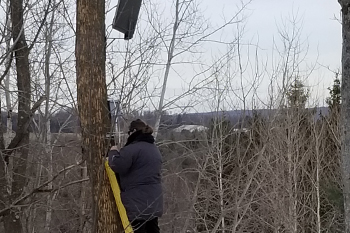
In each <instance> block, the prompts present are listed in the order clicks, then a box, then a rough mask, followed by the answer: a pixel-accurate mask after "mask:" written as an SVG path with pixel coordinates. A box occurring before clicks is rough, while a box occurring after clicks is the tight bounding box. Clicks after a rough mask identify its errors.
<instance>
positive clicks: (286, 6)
mask: <svg viewBox="0 0 350 233" xmlns="http://www.w3.org/2000/svg"><path fill="white" fill-rule="evenodd" d="M168 2H169V1H168ZM237 5H240V1H238V0H215V1H213V0H202V1H201V3H200V6H201V8H202V9H205V15H206V16H207V17H209V18H210V20H211V24H212V25H215V24H216V23H218V24H220V22H222V18H223V17H224V16H225V17H228V16H230V15H232V14H233V13H235V12H236V9H237ZM244 14H245V15H246V16H247V21H246V25H245V29H244V37H243V40H245V41H246V42H254V43H256V42H257V41H258V44H259V47H260V49H261V54H262V55H263V57H264V59H267V60H271V58H267V57H269V56H271V53H272V47H273V42H272V41H273V39H274V38H275V39H276V38H278V28H279V27H280V28H281V27H282V28H283V24H282V21H283V20H287V19H291V18H292V17H293V16H296V17H297V18H298V19H299V20H300V23H299V24H298V25H297V26H298V27H301V28H302V33H301V36H300V39H301V41H302V42H304V43H305V44H304V46H305V48H306V47H308V51H307V53H306V51H305V53H306V57H305V62H306V63H307V65H309V66H312V65H313V64H315V70H314V71H313V72H312V74H311V75H310V76H309V77H308V78H307V79H305V82H306V85H308V86H309V87H310V89H311V91H312V92H311V93H312V101H313V100H315V101H316V102H317V104H318V105H323V104H324V99H325V98H326V97H327V95H328V90H327V87H329V86H331V85H332V83H333V79H334V73H333V72H331V71H337V70H339V69H340V67H341V25H340V23H339V21H337V20H336V19H335V18H338V19H339V17H340V6H339V4H338V1H337V0H294V1H292V0H253V1H252V2H251V3H250V4H249V6H248V10H247V11H246V12H245V13H244ZM213 51H215V49H211V51H210V55H212V54H213ZM264 53H265V54H264ZM210 55H209V51H208V56H210ZM182 71H183V70H182ZM183 73H185V72H184V71H183ZM265 84H266V83H265ZM180 85H181V84H180V83H179V82H178V78H177V77H172V78H171V77H170V79H169V85H168V87H169V88H168V92H167V93H168V96H169V97H170V96H171V95H172V94H173V93H176V89H177V88H179V87H180ZM266 85H267V84H266ZM264 88H266V86H265V87H264V81H263V83H262V89H261V90H260V91H261V92H262V93H264V92H265V93H266V89H264Z"/></svg>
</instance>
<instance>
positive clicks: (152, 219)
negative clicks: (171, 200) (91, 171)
mask: <svg viewBox="0 0 350 233" xmlns="http://www.w3.org/2000/svg"><path fill="white" fill-rule="evenodd" d="M152 133H153V129H152V127H150V126H149V125H147V124H146V123H145V122H143V121H142V120H140V119H137V120H134V121H132V122H131V123H130V126H129V131H128V134H129V137H128V139H127V142H126V144H125V146H124V147H123V148H121V149H120V151H118V149H117V147H115V146H113V147H111V150H110V151H109V152H108V164H109V166H110V167H111V168H112V170H113V171H114V172H115V173H116V175H117V176H119V177H118V178H119V179H118V180H119V185H120V190H121V199H122V203H123V204H124V206H125V210H126V213H127V216H128V218H129V221H130V223H131V226H132V227H133V229H134V232H135V233H159V232H160V230H159V226H158V218H159V217H161V216H162V214H163V193H162V183H161V166H162V156H161V153H160V151H159V149H158V148H157V146H156V145H155V143H154V141H155V140H154V137H153V136H152Z"/></svg>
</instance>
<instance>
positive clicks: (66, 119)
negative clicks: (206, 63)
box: [1, 107, 328, 133]
mask: <svg viewBox="0 0 350 233" xmlns="http://www.w3.org/2000/svg"><path fill="white" fill-rule="evenodd" d="M274 111H276V110H275V109H272V110H271V109H256V110H245V111H243V110H231V111H221V112H197V113H183V114H172V115H171V114H165V115H163V116H162V121H161V129H174V128H176V127H179V126H180V125H204V126H208V125H209V124H210V121H211V120H212V119H213V118H215V117H218V116H220V117H225V118H226V120H229V121H230V122H231V123H232V124H233V125H240V123H241V122H242V120H245V121H246V120H247V119H248V118H250V117H252V116H253V113H254V112H255V113H256V114H259V115H260V116H263V117H267V116H269V115H271V114H273V112H274ZM320 115H323V116H326V115H328V108H327V107H319V108H316V113H315V118H316V119H317V118H318V117H319V116H320ZM1 116H2V124H3V127H6V118H7V113H6V112H2V114H1ZM12 117H13V122H14V124H13V129H14V130H15V131H16V130H17V125H16V122H17V113H12ZM137 118H141V119H142V120H145V121H146V122H147V123H148V124H150V125H154V124H155V113H154V112H147V113H145V114H143V115H139V116H138V117H137ZM34 119H35V121H36V122H37V123H38V122H39V121H40V119H39V115H35V116H34ZM50 126H51V132H52V133H58V132H59V130H60V129H61V132H62V133H76V132H79V119H78V116H77V115H76V114H75V112H74V111H72V110H69V109H68V110H61V111H58V112H57V113H56V114H54V115H53V116H52V118H51V125H50ZM35 129H36V127H35V124H34V123H33V122H32V123H31V126H30V131H31V132H34V131H35Z"/></svg>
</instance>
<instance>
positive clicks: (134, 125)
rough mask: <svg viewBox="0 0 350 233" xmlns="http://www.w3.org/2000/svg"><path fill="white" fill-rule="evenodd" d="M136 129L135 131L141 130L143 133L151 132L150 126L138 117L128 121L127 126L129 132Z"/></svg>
mask: <svg viewBox="0 0 350 233" xmlns="http://www.w3.org/2000/svg"><path fill="white" fill-rule="evenodd" d="M135 129H136V131H140V130H141V131H142V133H144V134H152V133H153V129H152V127H151V126H149V125H147V124H146V123H145V122H143V121H142V120H140V119H136V120H134V121H132V122H131V123H130V126H129V132H128V133H129V134H130V133H131V132H133V131H134V130H135Z"/></svg>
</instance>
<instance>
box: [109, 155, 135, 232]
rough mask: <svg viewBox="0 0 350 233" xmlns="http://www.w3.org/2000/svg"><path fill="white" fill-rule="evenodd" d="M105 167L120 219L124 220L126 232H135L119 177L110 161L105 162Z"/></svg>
mask: <svg viewBox="0 0 350 233" xmlns="http://www.w3.org/2000/svg"><path fill="white" fill-rule="evenodd" d="M105 167H106V171H107V175H108V178H109V182H110V184H111V187H112V190H113V195H114V199H115V202H116V204H117V208H118V212H119V215H120V219H121V220H122V224H123V227H124V231H125V233H133V232H134V231H133V229H132V227H131V225H130V222H129V219H128V216H127V215H126V210H125V207H124V205H123V203H122V200H121V198H120V188H119V184H118V181H117V178H116V177H115V174H114V172H113V170H112V169H111V168H110V167H109V165H108V161H106V162H105Z"/></svg>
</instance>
